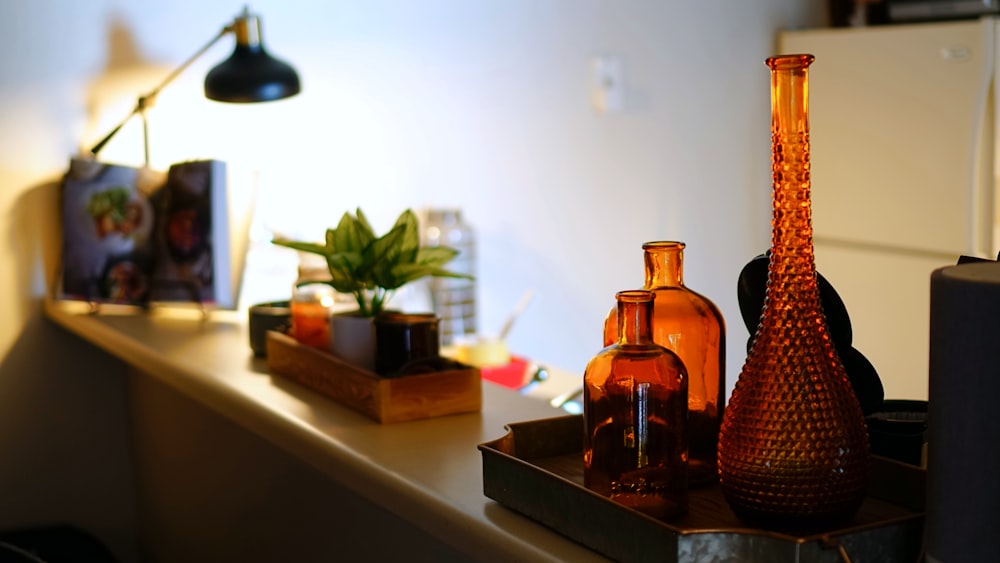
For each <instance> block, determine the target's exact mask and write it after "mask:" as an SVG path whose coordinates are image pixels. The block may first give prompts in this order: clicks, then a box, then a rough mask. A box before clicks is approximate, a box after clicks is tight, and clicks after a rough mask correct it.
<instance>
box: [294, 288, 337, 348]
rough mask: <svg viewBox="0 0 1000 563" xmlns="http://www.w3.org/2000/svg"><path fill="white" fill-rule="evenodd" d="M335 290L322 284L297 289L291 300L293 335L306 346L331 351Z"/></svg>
mask: <svg viewBox="0 0 1000 563" xmlns="http://www.w3.org/2000/svg"><path fill="white" fill-rule="evenodd" d="M333 303H334V290H333V288H332V287H330V286H329V285H326V284H322V283H307V284H305V285H299V286H296V287H295V290H294V292H293V293H292V299H291V306H290V309H291V316H292V328H291V335H292V337H293V338H295V340H297V341H299V342H300V343H302V344H305V345H306V346H312V347H313V348H318V349H320V350H324V351H329V350H330V315H331V314H333Z"/></svg>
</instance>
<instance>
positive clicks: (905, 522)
mask: <svg viewBox="0 0 1000 563" xmlns="http://www.w3.org/2000/svg"><path fill="white" fill-rule="evenodd" d="M506 428H507V431H508V432H507V434H506V435H505V436H503V437H502V438H499V439H497V440H494V441H492V442H487V443H484V444H480V445H479V446H478V447H479V450H480V451H481V452H482V456H483V492H484V493H485V494H486V496H487V497H489V498H491V499H493V500H495V501H497V502H499V503H500V504H502V505H504V506H506V507H508V508H510V509H513V510H515V511H517V512H520V513H521V514H523V515H525V516H527V517H529V518H531V519H533V520H536V521H537V522H539V523H541V524H544V525H546V526H548V527H550V528H552V529H553V530H555V531H557V532H559V533H560V534H562V535H564V536H567V537H569V538H570V539H572V540H574V541H576V542H578V543H581V544H583V545H585V546H587V547H589V548H591V549H593V550H595V551H597V552H599V553H601V554H603V555H605V556H607V557H610V558H612V559H616V560H618V561H626V562H628V561H659V562H678V563H688V562H690V563H729V562H733V563H736V562H739V563H748V562H750V563H755V562H759V563H807V562H809V563H812V562H818V563H827V562H829V563H842V562H844V561H853V562H854V563H861V562H878V563H914V562H915V561H917V560H918V557H919V555H920V549H921V544H922V540H923V525H924V514H923V503H924V474H925V472H924V471H923V470H922V469H920V468H919V467H916V466H912V465H906V464H903V463H898V462H896V461H893V460H890V459H886V458H881V457H876V458H875V463H874V469H873V474H872V480H871V483H870V485H869V491H868V496H867V497H866V498H865V501H864V503H863V504H862V506H861V509H860V511H859V512H858V514H857V516H856V517H855V519H854V521H853V522H852V523H850V524H849V525H848V526H846V527H844V528H841V529H836V530H828V531H823V532H820V533H816V534H811V535H807V536H795V535H789V534H784V533H779V532H772V531H766V530H759V529H753V528H749V527H747V526H746V525H744V524H743V523H741V522H740V521H739V519H737V518H736V516H735V515H734V514H733V513H732V511H731V510H730V509H729V507H728V505H727V504H726V502H725V499H724V498H723V496H722V491H721V489H720V488H719V486H718V485H712V486H707V487H703V488H699V489H693V490H692V491H691V495H690V509H689V513H688V514H687V515H686V516H684V517H681V518H678V519H675V520H671V521H670V522H661V521H659V520H656V519H654V518H651V517H649V516H646V515H645V514H642V513H640V512H637V511H634V510H632V509H630V508H628V507H625V506H622V505H619V504H617V503H615V502H613V501H611V500H610V499H608V498H606V497H604V496H602V495H599V494H597V493H594V492H592V491H590V490H588V489H586V488H585V487H584V486H583V453H582V452H583V417H582V416H580V415H572V416H560V417H555V418H550V419H543V420H536V421H528V422H518V423H511V424H508V425H507V426H506Z"/></svg>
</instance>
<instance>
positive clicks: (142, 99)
mask: <svg viewBox="0 0 1000 563" xmlns="http://www.w3.org/2000/svg"><path fill="white" fill-rule="evenodd" d="M234 30H235V24H230V25H227V26H226V27H224V28H222V31H220V32H219V33H217V34H216V35H215V37H213V38H212V39H211V41H209V42H208V43H206V44H205V45H204V46H203V47H202V48H201V49H198V51H197V52H195V54H193V55H191V56H190V57H189V58H188V59H187V60H186V61H184V62H183V63H181V65H180V66H179V67H177V68H175V69H174V70H173V71H171V73H170V74H168V75H167V76H166V78H164V79H163V81H162V82H160V84H159V85H157V86H156V88H153V89H152V90H150V91H149V92H148V93H147V94H145V95H142V96H139V99H138V101H136V104H135V107H134V108H132V112H131V113H129V114H128V115H127V116H125V119H123V120H121V122H120V123H118V125H116V126H115V128H114V129H112V130H111V131H110V132H109V133H108V134H107V135H105V136H104V138H103V139H101V140H100V141H98V142H97V144H96V145H94V146H93V148H91V149H90V154H91V155H93V156H97V153H98V152H100V151H101V149H103V148H104V145H106V144H108V141H110V140H111V138H112V137H114V136H115V135H116V134H117V133H118V131H119V130H121V128H122V127H124V126H125V124H126V123H128V121H129V120H130V119H132V116H134V115H136V114H137V113H143V112H144V111H146V108H149V107H152V105H153V102H155V101H156V96H158V95H159V94H160V92H161V91H162V90H163V89H164V88H166V87H167V85H169V84H170V83H171V82H173V81H174V79H176V78H177V77H178V76H179V75H180V74H181V73H182V72H184V71H185V70H187V68H188V67H189V66H191V64H192V63H194V62H195V61H196V60H198V58H199V57H201V56H202V55H204V54H205V51H208V50H209V49H210V48H212V46H213V45H215V44H216V43H217V42H218V41H219V39H222V38H223V37H224V36H225V35H226V34H227V33H232V32H233V31H234ZM147 160H148V151H147Z"/></svg>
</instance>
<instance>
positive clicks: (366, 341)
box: [330, 312, 375, 371]
mask: <svg viewBox="0 0 1000 563" xmlns="http://www.w3.org/2000/svg"><path fill="white" fill-rule="evenodd" d="M330 349H331V351H332V352H333V354H334V355H335V356H337V357H338V358H340V359H341V360H343V361H345V362H347V363H349V364H351V365H354V366H357V367H359V368H362V369H366V370H369V371H374V370H375V323H374V322H373V320H372V318H371V317H361V316H358V315H357V313H354V312H351V313H337V314H335V315H333V316H331V317H330Z"/></svg>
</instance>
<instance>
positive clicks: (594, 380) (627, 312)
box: [583, 290, 688, 519]
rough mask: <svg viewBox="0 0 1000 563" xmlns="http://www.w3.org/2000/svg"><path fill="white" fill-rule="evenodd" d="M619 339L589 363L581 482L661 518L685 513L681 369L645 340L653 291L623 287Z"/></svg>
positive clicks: (666, 352) (669, 354)
mask: <svg viewBox="0 0 1000 563" xmlns="http://www.w3.org/2000/svg"><path fill="white" fill-rule="evenodd" d="M616 298H617V302H618V319H619V320H618V338H617V340H616V342H615V343H614V344H612V345H611V346H608V347H606V348H604V349H603V350H601V351H600V352H599V353H598V354H597V355H596V356H594V357H593V358H592V359H591V360H590V362H589V363H588V364H587V369H586V371H585V372H584V377H583V379H584V385H583V419H584V428H585V432H584V440H583V448H584V449H583V461H584V473H583V475H584V484H585V485H586V486H587V488H589V489H591V490H593V491H596V492H598V493H600V494H602V495H605V496H607V497H610V498H611V500H614V501H615V502H618V503H620V504H623V505H625V506H628V507H630V508H632V509H635V510H638V511H640V512H643V513H645V514H648V515H650V516H652V517H654V518H659V519H666V518H670V517H673V516H677V515H680V514H683V513H685V512H687V505H688V492H687V489H688V476H687V469H688V468H687V454H688V452H687V428H686V424H687V373H686V371H685V369H684V364H683V362H681V360H680V358H678V357H677V355H676V354H674V353H673V352H671V351H670V350H668V349H666V348H664V347H662V346H659V345H657V344H655V343H654V342H653V340H652V338H651V329H650V319H651V315H652V311H653V299H654V298H655V295H654V294H653V293H652V292H649V291H644V290H632V291H622V292H619V293H618V294H617V296H616Z"/></svg>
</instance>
